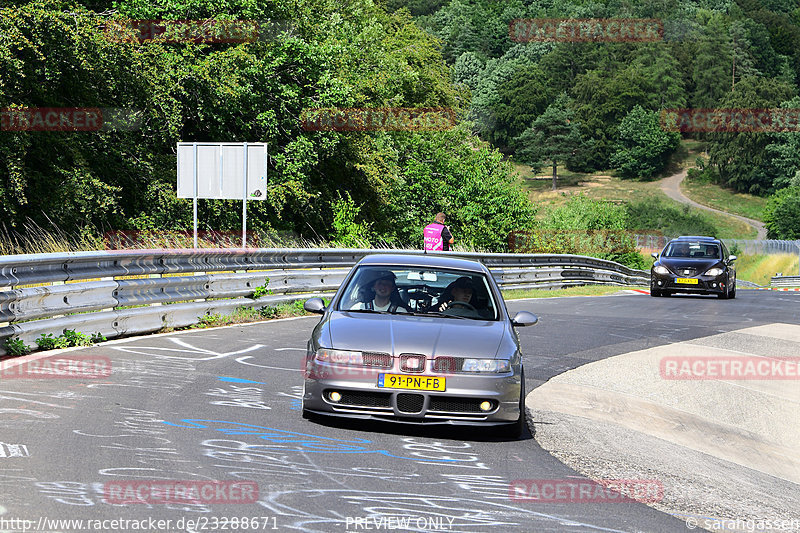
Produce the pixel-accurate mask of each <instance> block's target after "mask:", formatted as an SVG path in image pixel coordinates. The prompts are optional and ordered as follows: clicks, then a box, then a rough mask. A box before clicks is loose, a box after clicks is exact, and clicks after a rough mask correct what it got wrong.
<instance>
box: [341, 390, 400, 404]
mask: <svg viewBox="0 0 800 533" xmlns="http://www.w3.org/2000/svg"><path fill="white" fill-rule="evenodd" d="M341 394H342V399H341V400H339V401H338V402H336V405H357V406H360V407H391V406H392V395H391V394H386V393H381V392H359V391H344V392H342V393H341Z"/></svg>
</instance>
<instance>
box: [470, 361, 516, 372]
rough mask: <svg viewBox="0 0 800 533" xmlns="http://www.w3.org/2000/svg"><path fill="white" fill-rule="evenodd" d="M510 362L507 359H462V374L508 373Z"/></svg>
mask: <svg viewBox="0 0 800 533" xmlns="http://www.w3.org/2000/svg"><path fill="white" fill-rule="evenodd" d="M509 370H511V361H509V360H508V359H464V364H463V365H461V371H462V372H508V371H509Z"/></svg>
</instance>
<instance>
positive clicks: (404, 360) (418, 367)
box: [400, 353, 425, 372]
mask: <svg viewBox="0 0 800 533" xmlns="http://www.w3.org/2000/svg"><path fill="white" fill-rule="evenodd" d="M409 363H411V364H409ZM414 363H417V364H414ZM400 370H402V371H403V372H423V371H424V370H425V356H424V355H417V354H410V353H405V354H401V355H400Z"/></svg>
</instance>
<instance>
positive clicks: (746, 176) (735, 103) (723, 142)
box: [708, 78, 795, 194]
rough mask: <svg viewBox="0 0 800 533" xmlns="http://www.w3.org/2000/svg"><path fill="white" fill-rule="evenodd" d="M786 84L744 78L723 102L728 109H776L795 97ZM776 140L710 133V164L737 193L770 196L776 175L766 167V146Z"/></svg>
mask: <svg viewBox="0 0 800 533" xmlns="http://www.w3.org/2000/svg"><path fill="white" fill-rule="evenodd" d="M794 92H795V89H794V88H793V87H791V86H789V85H787V84H786V83H785V82H781V81H777V80H765V79H760V78H745V79H743V80H742V81H740V82H739V83H738V84H737V85H736V90H735V91H734V92H732V93H729V94H728V95H727V96H726V97H725V98H724V99H723V100H722V102H720V107H722V108H725V109H764V108H774V107H777V106H778V105H779V103H780V102H783V101H786V100H789V99H790V98H792V96H794V94H793V93H794ZM772 139H773V137H772V136H771V135H770V134H767V133H764V132H753V131H745V130H742V129H740V131H720V132H714V133H709V134H708V155H709V163H710V165H711V166H712V167H713V168H714V170H715V171H716V172H717V174H718V175H719V177H720V180H721V181H722V183H723V184H724V185H726V186H728V187H730V188H732V189H734V190H736V191H740V192H748V193H751V194H768V193H770V192H771V191H772V190H774V183H773V181H774V179H775V178H776V176H775V175H773V174H772V173H771V171H770V170H769V168H768V167H767V163H768V161H769V154H768V152H767V151H766V147H767V146H768V145H769V144H770V142H771V140H772Z"/></svg>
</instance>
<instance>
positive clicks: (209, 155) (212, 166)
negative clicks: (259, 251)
mask: <svg viewBox="0 0 800 533" xmlns="http://www.w3.org/2000/svg"><path fill="white" fill-rule="evenodd" d="M177 152H178V198H191V199H192V201H193V206H192V207H193V222H194V247H195V248H197V199H198V198H210V199H224V200H237V199H239V198H241V199H242V248H246V247H247V200H266V198H267V145H266V143H178V149H177Z"/></svg>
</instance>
